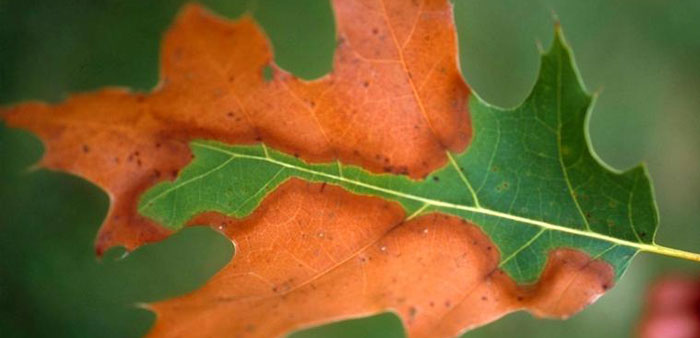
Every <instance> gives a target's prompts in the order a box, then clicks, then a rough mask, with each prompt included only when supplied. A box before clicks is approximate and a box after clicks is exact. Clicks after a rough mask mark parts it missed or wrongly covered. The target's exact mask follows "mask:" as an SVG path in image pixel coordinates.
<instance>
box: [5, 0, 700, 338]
mask: <svg viewBox="0 0 700 338" xmlns="http://www.w3.org/2000/svg"><path fill="white" fill-rule="evenodd" d="M181 3H182V1H181V0H168V1H136V0H134V1H119V0H111V1H102V2H95V1H88V0H55V1H41V0H0V104H8V103H13V102H18V101H21V100H27V99H40V100H50V101H57V100H61V99H62V98H64V97H65V96H66V94H68V93H70V92H74V91H84V90H90V89H94V88H98V87H102V86H106V85H120V86H129V87H132V88H136V89H139V90H147V89H149V88H151V87H152V86H154V85H155V82H156V79H157V72H158V46H159V43H158V41H159V39H160V36H161V34H162V32H163V31H164V30H165V28H166V27H167V25H168V24H169V23H170V22H171V20H172V17H173V15H174V14H175V13H176V12H177V9H178V8H179V7H180V5H181ZM205 3H206V4H207V5H209V6H210V7H211V8H213V9H214V10H216V11H217V12H218V13H221V14H224V15H227V16H237V15H239V14H240V13H242V12H243V11H245V10H246V9H248V10H250V11H251V12H252V13H253V15H254V16H255V17H256V18H257V19H258V20H260V22H261V23H262V25H263V27H264V29H265V30H266V31H267V33H268V34H269V35H270V36H271V38H272V40H273V44H274V47H275V52H276V55H277V60H278V62H279V64H280V65H281V66H282V67H285V68H287V69H288V70H290V71H292V72H294V73H295V74H298V75H300V76H302V77H304V78H314V77H318V76H321V75H323V74H324V73H326V72H328V71H329V70H330V64H331V57H332V51H333V46H334V45H335V41H334V31H333V20H332V17H331V14H330V8H329V6H328V4H327V3H325V2H323V1H315V0H306V1H303V2H294V3H292V2H283V1H274V0H260V1H248V2H245V1H224V0H208V1H205ZM553 11H554V12H556V14H557V16H558V17H559V19H560V20H561V22H562V24H563V25H564V27H565V29H566V32H567V36H568V38H569V41H570V43H571V45H572V46H573V48H574V51H575V52H576V56H577V61H578V63H579V65H580V68H581V72H582V74H583V78H584V79H585V80H586V84H587V86H588V88H590V89H593V90H596V89H600V88H602V95H601V96H600V98H599V100H598V102H597V104H596V107H595V108H594V112H593V116H592V119H591V134H592V142H593V145H594V147H595V148H596V150H597V151H598V153H599V154H600V155H601V157H602V158H603V159H604V160H605V161H606V162H608V163H611V164H612V165H614V166H616V167H618V168H627V167H629V166H631V165H633V164H635V163H636V162H639V161H641V160H644V161H646V162H647V163H648V164H649V167H650V171H651V174H652V177H653V178H654V179H655V181H654V182H655V188H656V191H657V196H658V202H659V206H660V215H661V230H660V233H659V235H658V239H659V241H660V242H663V243H665V244H668V245H669V246H675V247H681V248H684V249H694V248H698V247H700V224H699V223H700V222H697V216H698V213H699V211H698V210H700V193H698V191H700V132H699V131H700V96H698V95H697V93H699V92H700V38H699V37H700V36H699V34H698V33H697V32H698V31H700V22H699V21H697V20H696V18H698V17H700V3H698V2H697V1H691V0H687V1H675V2H659V1H653V0H638V1H631V0H628V1H604V0H595V1H586V2H581V1H574V0H571V1H553V0H552V1H545V0H542V1H536V2H524V1H518V0H507V1H506V0H504V1H501V0H499V1H493V0H479V1H474V0H459V1H455V13H456V21H457V25H458V29H459V39H460V50H461V53H460V57H461V64H462V70H463V73H464V75H465V77H466V79H467V81H468V83H469V84H470V86H471V87H472V88H473V89H474V90H475V91H477V92H478V93H479V94H480V95H481V96H482V97H484V98H485V99H487V100H488V101H490V102H493V103H496V104H500V105H505V106H513V105H515V104H517V103H518V102H519V101H521V100H522V99H523V98H524V96H525V95H526V94H527V93H528V92H529V89H530V86H531V85H532V83H533V81H534V78H535V74H536V72H537V64H538V53H537V49H536V41H538V40H539V41H541V44H542V45H545V46H546V45H549V43H550V39H551V37H552V33H551V30H552V19H551V17H552V14H551V13H552V12H553ZM307 60H314V62H308V61H307ZM318 60H321V61H318ZM40 153H41V148H40V145H39V144H38V142H37V141H36V140H35V139H34V138H33V137H31V136H29V135H28V134H27V133H23V132H19V131H16V130H10V129H7V128H5V127H0V231H2V236H0V257H2V260H0V332H2V333H3V336H10V337H11V336H15V335H17V336H48V335H51V336H56V335H65V336H115V337H124V336H136V335H140V334H142V333H143V332H145V330H146V329H147V328H148V326H149V325H150V323H151V321H152V315H151V314H149V313H148V312H146V311H144V310H141V309H138V308H136V307H134V304H135V303H136V302H139V301H150V300H154V299H158V298H163V297H169V296H174V295H177V294H181V293H184V292H187V291H189V290H192V289H194V288H196V287H197V286H198V285H201V284H202V283H203V281H204V280H206V278H208V277H209V276H210V275H211V274H213V273H214V272H215V271H216V270H217V269H218V268H219V267H221V265H222V264H224V262H226V261H227V260H228V259H229V257H230V255H231V254H232V248H231V245H230V244H229V242H228V241H227V240H225V239H223V238H222V237H219V236H217V235H216V234H214V233H213V232H212V231H210V230H208V229H188V230H186V231H184V232H182V233H181V234H178V235H177V236H175V237H173V238H171V239H169V240H167V241H165V242H164V243H160V244H156V245H151V246H147V247H144V248H142V249H139V250H137V251H136V252H134V253H132V254H131V255H129V256H127V257H125V258H124V259H122V260H116V258H117V257H119V256H120V253H118V252H115V251H111V252H109V253H108V255H107V257H105V258H104V259H103V260H102V262H98V261H97V260H96V258H95V256H94V252H93V249H92V240H93V238H94V234H95V233H96V231H97V228H98V226H99V224H100V221H101V218H102V217H103V216H104V214H105V212H106V208H107V198H106V196H105V195H104V194H103V193H102V192H100V191H99V189H97V188H96V187H94V186H91V185H89V184H88V183H86V182H84V181H81V180H78V179H76V178H73V177H69V176H67V175H63V174H56V173H51V172H48V171H44V170H39V171H31V170H27V169H26V167H27V166H28V165H30V164H31V163H33V162H34V161H35V160H36V159H37V158H38V156H39V154H40ZM676 269H682V270H686V271H700V268H698V266H696V265H694V264H692V263H686V262H681V261H679V260H672V259H667V258H663V257H652V256H645V255H643V256H641V257H640V259H637V260H636V261H635V262H634V264H632V267H631V268H630V271H629V272H628V273H627V276H626V278H624V279H623V280H622V282H621V284H620V285H618V286H616V287H615V288H614V289H613V290H612V291H610V292H609V294H608V295H607V296H606V297H604V298H603V299H601V301H599V302H598V303H597V304H595V305H593V306H591V307H590V308H588V309H587V310H585V311H584V312H583V313H581V314H579V315H577V316H575V317H574V318H572V319H570V320H568V321H564V322H557V321H551V322H547V323H546V325H543V324H542V323H540V322H538V321H536V320H534V319H532V318H530V316H529V315H526V314H516V315H512V316H509V317H507V318H506V319H505V320H501V321H499V322H497V323H495V324H492V325H489V326H487V327H484V328H481V329H478V330H476V331H473V332H470V333H469V334H468V335H467V337H500V336H504V337H509V336H519V337H561V336H563V335H566V336H567V337H576V336H581V337H584V336H586V337H587V336H605V337H617V336H628V335H629V333H630V332H631V330H633V329H634V328H635V325H636V324H635V323H636V320H637V318H638V316H639V312H640V308H641V304H642V301H643V297H642V294H643V291H644V289H645V287H646V284H647V283H648V282H649V281H651V280H653V277H654V276H655V275H656V274H658V273H661V272H664V271H669V270H676ZM402 334H403V333H402V329H401V325H400V323H399V322H398V320H397V318H396V317H395V316H393V315H391V314H384V315H379V316H375V317H372V318H370V319H358V320H352V321H347V322H342V323H337V324H331V325H328V326H325V327H321V328H315V329H311V330H308V331H304V332H301V333H297V334H295V335H294V336H295V338H299V337H330V336H333V337H355V336H373V337H387V336H392V337H400V336H402Z"/></svg>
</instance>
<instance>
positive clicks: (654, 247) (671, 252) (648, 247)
mask: <svg viewBox="0 0 700 338" xmlns="http://www.w3.org/2000/svg"><path fill="white" fill-rule="evenodd" d="M191 145H192V146H197V147H200V148H205V149H209V150H213V151H217V152H220V153H224V154H227V155H230V156H232V157H235V158H246V159H252V160H257V161H265V162H269V163H273V164H276V165H279V166H282V167H285V168H289V169H293V170H297V171H301V172H305V173H309V174H313V175H317V176H322V177H326V178H330V179H333V180H336V181H341V182H345V183H348V184H352V185H355V186H358V187H363V188H367V189H370V190H374V191H378V192H382V193H386V194H390V195H394V196H397V197H401V198H405V199H410V200H414V201H419V202H422V203H424V204H426V205H431V206H435V207H440V208H448V209H456V210H464V211H469V212H473V213H477V214H482V215H488V216H494V217H499V218H503V219H508V220H512V221H516V222H520V223H525V224H530V225H534V226H538V227H541V228H544V229H548V230H553V231H560V232H564V233H569V234H573V235H578V236H583V237H588V238H594V239H599V240H603V241H606V242H610V243H615V244H618V245H622V246H626V247H631V248H635V249H637V250H640V251H644V252H651V253H656V254H660V255H665V256H670V257H677V258H681V259H687V260H692V261H697V262H700V254H697V253H693V252H689V251H684V250H678V249H673V248H669V247H664V246H661V245H658V244H655V243H652V244H647V243H638V242H632V241H628V240H624V239H619V238H615V237H611V236H607V235H603V234H600V233H597V232H593V231H587V230H579V229H574V228H569V227H566V226H562V225H556V224H552V223H547V222H543V221H538V220H534V219H530V218H526V217H521V216H516V215H511V214H506V213H503V212H500V211H496V210H491V209H488V208H484V207H481V206H467V205H460V204H454V203H449V202H444V201H438V200H433V199H429V198H425V197H420V196H416V195H411V194H406V193H403V192H400V191H395V190H391V189H387V188H382V187H377V186H374V185H371V184H367V183H364V182H360V181H356V180H352V179H349V178H346V177H344V176H337V175H333V174H329V173H325V172H321V171H315V170H312V169H309V168H304V167H299V166H296V165H293V164H289V163H286V162H282V161H278V160H276V159H274V158H272V157H269V156H266V157H261V156H255V155H248V154H239V153H235V152H232V151H228V150H225V149H221V148H219V147H216V146H212V145H209V144H206V143H201V142H197V141H194V142H192V143H191Z"/></svg>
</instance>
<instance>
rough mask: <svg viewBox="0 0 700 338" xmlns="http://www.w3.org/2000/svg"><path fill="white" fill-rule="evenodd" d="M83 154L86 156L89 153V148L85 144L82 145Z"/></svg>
mask: <svg viewBox="0 0 700 338" xmlns="http://www.w3.org/2000/svg"><path fill="white" fill-rule="evenodd" d="M83 152H84V153H86V154H87V153H89V152H90V147H89V146H88V145H87V144H83Z"/></svg>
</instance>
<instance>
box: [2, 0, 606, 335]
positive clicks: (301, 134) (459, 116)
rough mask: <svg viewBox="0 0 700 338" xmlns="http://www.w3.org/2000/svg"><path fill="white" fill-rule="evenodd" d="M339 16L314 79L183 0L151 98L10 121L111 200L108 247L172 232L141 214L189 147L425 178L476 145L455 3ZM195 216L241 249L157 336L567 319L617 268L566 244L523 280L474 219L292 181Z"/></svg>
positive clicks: (118, 97)
mask: <svg viewBox="0 0 700 338" xmlns="http://www.w3.org/2000/svg"><path fill="white" fill-rule="evenodd" d="M333 7H334V11H335V16H336V26H337V31H338V44H337V49H336V53H335V60H334V66H333V72H332V73H331V74H329V75H327V76H325V77H323V78H321V79H318V80H315V81H302V80H298V79H296V78H294V77H293V76H292V75H291V74H289V73H287V72H285V71H284V70H281V69H279V68H278V67H276V66H275V64H274V63H273V60H272V57H273V54H272V49H271V47H270V43H269V41H268V40H267V38H266V37H265V36H264V34H263V33H262V30H261V29H260V28H259V27H258V26H257V24H256V23H255V22H254V21H253V20H252V19H250V18H248V17H244V18H242V19H239V20H237V21H235V22H230V21H226V20H222V19H220V18H217V17H215V16H214V15H212V14H210V13H208V12H206V11H205V10H203V9H202V8H200V7H199V6H197V5H189V6H187V7H186V8H184V9H183V10H182V12H181V14H180V15H179V17H178V18H177V20H176V22H175V23H174V24H173V26H172V28H171V29H170V30H169V32H168V33H167V35H166V36H165V39H164V44H163V48H162V57H161V59H162V60H161V62H162V69H161V74H162V79H161V82H160V85H159V86H158V88H156V89H155V90H154V91H153V92H151V93H148V94H140V93H132V92H129V91H128V90H125V89H119V88H108V89H103V90H100V91H96V92H92V93H86V94H76V95H74V96H72V97H71V98H70V99H68V100H67V101H66V102H64V103H61V104H58V105H45V104H41V103H25V104H22V105H18V106H16V107H10V108H3V109H2V110H0V114H2V117H3V119H4V120H6V121H7V123H8V125H10V126H14V127H21V128H26V129H29V130H31V131H32V132H34V133H36V134H37V135H38V136H39V137H40V138H41V139H42V141H43V142H44V144H45V146H46V153H45V155H44V157H43V159H42V161H41V163H40V164H41V166H43V167H46V168H50V169H55V170H62V171H67V172H71V173H74V174H76V175H79V176H81V177H84V178H86V179H88V180H90V181H92V182H94V183H96V184H97V185H99V186H100V187H102V188H103V189H104V190H106V191H107V192H108V194H109V196H110V198H111V208H110V210H109V214H108V216H107V219H106V220H105V222H104V224H103V225H102V228H101V229H100V232H99V235H98V238H97V240H96V250H97V253H98V254H101V253H102V252H104V251H105V250H106V249H108V248H110V247H112V246H115V245H121V246H124V247H126V248H127V249H129V250H132V249H134V248H136V247H138V246H140V245H142V244H144V243H148V242H153V241H158V240H160V239H163V238H164V237H166V236H168V235H169V231H168V230H166V229H164V228H163V227H160V226H159V225H157V224H155V223H154V222H152V221H150V220H148V219H146V218H144V217H142V216H140V215H138V213H137V211H136V206H137V203H138V198H139V196H140V195H141V193H142V192H143V191H145V190H146V189H148V188H149V187H151V186H153V185H154V184H155V183H157V182H159V181H163V180H171V179H173V178H174V177H176V176H177V173H178V170H180V169H181V168H182V167H184V166H185V165H186V164H187V163H188V162H189V161H190V159H191V152H190V150H189V148H188V146H187V142H188V141H190V140H192V139H197V138H204V139H216V140H220V141H224V142H227V143H239V144H242V143H255V142H265V143H266V144H267V145H269V146H271V147H273V148H276V149H280V150H282V151H285V152H287V153H291V154H296V155H298V156H300V157H302V158H304V159H305V160H307V161H312V162H328V161H333V160H340V161H341V162H342V163H345V164H356V165H361V166H363V167H365V168H367V169H369V170H372V171H375V172H392V173H396V174H405V175H409V176H411V177H413V178H421V177H423V176H425V175H426V174H427V173H429V172H430V171H432V170H434V169H436V168H438V167H440V166H442V165H443V164H444V163H445V161H446V157H445V150H446V149H449V150H452V151H462V150H464V149H465V148H466V147H467V145H468V142H469V140H470V138H471V133H472V131H471V126H470V121H469V116H468V112H467V111H466V106H467V105H466V103H467V99H468V96H469V89H468V87H467V86H466V84H465V83H464V82H463V80H462V77H461V75H460V72H459V69H458V67H457V64H456V51H457V50H456V42H455V32H454V26H453V22H452V20H453V19H452V10H451V5H450V4H449V2H448V1H447V0H423V1H407V0H383V1H381V0H362V1H344V0H336V1H333ZM266 67H271V68H272V70H273V78H272V79H270V80H269V81H266V80H265V79H264V77H263V71H264V69H265V68H266ZM192 223H193V224H194V223H196V224H209V225H211V226H213V227H217V228H218V227H221V228H222V229H224V230H223V232H224V233H225V234H226V235H227V236H228V237H230V238H231V239H232V240H234V241H235V243H236V245H237V247H236V256H235V258H234V259H233V260H232V262H231V263H230V264H228V265H227V266H226V267H225V268H223V270H222V271H220V272H219V273H218V274H217V275H216V276H215V277H214V278H213V279H212V280H211V281H209V282H208V283H207V284H206V285H205V286H204V287H203V288H202V289H200V290H197V291H195V292H193V293H191V294H190V295H187V296H184V297H181V298H178V299H173V300H169V301H164V302H160V303H156V304H153V305H152V308H153V309H154V311H155V312H156V313H157V317H158V319H157V322H156V324H155V326H154V328H153V330H152V332H151V335H152V336H173V337H177V336H187V337H193V336H237V337H238V336H241V337H242V336H255V337H268V336H274V335H281V334H283V333H285V332H288V331H290V330H293V329H295V328H299V327H304V326H308V325H312V324H318V323H323V322H328V321H331V320H338V319H342V318H349V317H356V316H361V315H368V314H372V313H377V312H380V311H385V310H393V311H395V312H396V313H397V314H398V315H399V316H400V318H401V319H402V321H403V323H404V325H405V326H406V330H407V333H408V334H409V335H411V336H416V337H426V336H451V335H455V334H457V333H459V332H462V331H463V330H466V329H469V328H472V327H475V326H478V325H482V324H484V323H488V322H490V321H493V320H495V319H497V318H499V317H501V316H502V315H504V314H506V313H508V312H511V311H514V310H518V309H527V310H529V311H531V312H532V313H534V314H536V315H538V316H552V317H566V316H568V315H570V314H572V313H574V312H576V311H578V310H580V309H582V308H583V307H584V306H585V305H587V304H589V303H590V302H592V301H593V300H595V299H596V298H597V297H599V296H600V295H601V294H602V293H603V292H604V291H605V289H606V288H607V287H609V286H610V285H611V283H612V279H613V271H612V268H611V267H610V266H609V265H607V264H606V263H603V262H600V261H591V260H590V259H589V258H588V257H587V256H586V255H585V254H583V253H580V252H576V251H574V250H570V249H565V248H562V249H559V250H556V251H553V252H552V253H550V256H549V260H548V264H547V267H546V269H545V271H544V273H543V275H542V277H541V279H540V281H539V282H538V283H537V284H535V285H531V286H517V285H515V284H514V283H513V281H512V280H511V279H510V278H509V277H508V276H506V275H505V274H504V273H502V272H501V271H500V270H499V269H498V262H499V260H500V258H499V253H498V250H496V249H495V247H494V246H493V245H492V244H491V242H490V240H489V239H488V238H487V237H486V236H485V235H484V234H483V233H482V232H481V231H480V230H479V228H478V227H476V226H474V225H471V224H467V223H465V222H463V221H461V220H459V219H457V218H454V217H448V216H444V215H438V214H432V215H426V216H421V217H419V218H416V219H412V220H410V221H406V220H405V214H404V212H403V210H402V209H401V208H400V206H398V205H397V204H394V203H391V202H387V201H383V200H381V199H378V198H372V197H367V196H357V195H353V194H351V193H349V192H347V191H345V190H343V189H341V188H339V187H335V186H331V185H327V186H326V185H324V184H310V183H306V182H302V181H299V180H296V179H292V180H290V181H288V182H287V183H285V184H284V185H283V186H282V187H280V188H279V189H277V190H276V191H275V192H273V193H272V194H271V195H270V196H269V197H268V198H266V199H265V200H264V201H263V203H262V204H261V206H260V207H259V208H258V210H256V211H255V212H254V213H253V214H252V215H251V216H249V217H247V218H246V219H243V220H235V219H230V218H227V217H226V216H223V215H217V214H211V213H207V214H203V215H200V216H199V217H197V218H196V219H195V220H192Z"/></svg>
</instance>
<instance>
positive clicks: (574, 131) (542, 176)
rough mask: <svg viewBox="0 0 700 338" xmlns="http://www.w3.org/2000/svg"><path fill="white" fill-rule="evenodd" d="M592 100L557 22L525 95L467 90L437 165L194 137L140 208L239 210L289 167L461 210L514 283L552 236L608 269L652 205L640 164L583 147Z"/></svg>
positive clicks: (556, 243) (299, 173)
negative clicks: (467, 129)
mask: <svg viewBox="0 0 700 338" xmlns="http://www.w3.org/2000/svg"><path fill="white" fill-rule="evenodd" d="M592 101H593V98H592V97H591V96H590V95H588V94H587V93H586V92H585V89H584V87H583V84H582V82H581V80H580V76H579V74H578V71H577V70H576V68H575V66H574V63H573V58H572V55H571V51H570V49H569V48H568V46H567V45H566V43H565V42H564V39H563V37H562V35H561V32H560V31H559V30H558V29H557V35H556V37H555V39H554V43H553V45H552V48H551V49H550V51H549V52H547V53H546V54H543V55H542V59H541V69H540V74H539V77H538V79H537V82H536V84H535V87H534V89H533V91H532V93H531V94H530V96H529V97H528V98H527V99H526V100H525V102H524V103H523V104H522V105H520V106H519V107H517V108H514V109H501V108H497V107H493V106H491V105H489V104H487V103H486V102H484V101H483V100H481V99H480V98H479V97H478V96H476V95H474V96H473V99H472V100H471V102H470V109H471V114H472V121H473V126H474V131H475V136H474V139H473V140H472V144H471V145H470V147H469V149H468V150H467V151H465V152H464V153H461V154H452V153H447V155H448V158H449V161H448V163H447V164H446V166H445V167H443V168H441V169H439V170H437V171H435V172H434V173H432V174H431V175H429V176H428V177H427V178H426V179H424V180H421V181H414V180H411V179H409V178H407V177H404V176H396V175H389V174H374V173H370V172H367V171H365V170H363V169H362V168H358V167H355V166H346V165H342V164H340V163H326V164H309V163H306V162H304V161H302V160H300V159H297V158H295V157H293V156H289V155H286V154H283V153H281V152H278V151H275V150H272V149H268V148H266V147H265V145H263V144H259V145H251V146H229V145H225V144H221V143H218V142H212V141H193V142H192V143H191V147H192V150H193V152H194V155H195V160H194V161H193V162H192V163H191V164H190V165H189V166H187V167H186V168H185V169H184V170H183V171H182V172H181V174H180V175H179V177H178V178H177V179H176V180H175V181H174V182H165V183H161V184H159V185H157V186H155V187H153V188H152V189H150V190H149V191H147V192H146V193H145V194H144V195H143V196H142V199H141V202H140V205H139V211H140V212H141V213H142V214H143V215H145V216H147V217H150V218H152V219H154V220H156V221H158V222H160V223H161V224H163V225H164V226H166V227H168V228H171V229H174V230H177V229H180V228H181V227H182V226H184V224H185V223H186V222H187V221H188V220H189V219H191V218H192V217H193V216H195V215H196V214H198V213H201V212H205V211H218V212H221V213H224V214H228V215H232V216H235V217H244V216H247V215H249V214H250V213H251V212H252V211H253V210H255V208H257V206H258V205H259V204H260V202H261V201H262V200H263V199H264V198H265V196H267V194H269V193H270V192H271V191H273V190H274V189H276V188H277V187H278V186H279V185H280V184H282V183H283V182H284V181H286V180H287V179H289V178H291V177H297V178H300V179H304V180H308V181H312V182H326V183H329V184H335V185H339V186H342V187H344V188H345V189H347V190H348V191H351V192H353V193H357V194H363V195H372V196H378V197H382V198H385V199H388V200H392V201H396V202H398V203H400V204H401V205H402V206H403V207H404V209H405V210H406V214H407V215H409V216H408V217H409V218H410V217H414V216H416V215H418V214H420V213H426V212H442V213H446V214H451V215H455V216H458V217H461V218H463V219H465V220H468V221H471V222H473V223H475V224H477V225H479V226H481V227H482V229H483V230H484V231H485V232H486V233H487V234H488V235H489V236H490V237H491V239H492V240H493V242H494V243H495V244H496V245H497V246H498V249H499V250H500V253H501V257H502V261H501V267H502V268H503V269H504V270H505V271H506V272H507V273H508V274H510V275H511V276H512V277H513V278H514V279H515V280H516V281H518V282H521V283H528V282H533V281H534V280H536V279H537V277H538V276H539V274H540V273H541V271H542V269H543V268H544V264H545V262H546V259H547V253H548V252H549V251H550V250H552V249H554V248H559V247H569V248H576V249H580V250H583V251H585V252H587V253H588V254H590V255H591V256H592V257H596V258H601V259H604V260H606V261H607V262H609V263H611V264H612V265H613V266H614V267H615V268H616V272H617V276H618V277H619V276H620V275H621V274H622V273H623V272H624V270H625V269H626V267H627V265H628V264H629V262H630V260H631V258H632V257H633V256H634V254H635V253H637V252H638V251H639V250H640V249H647V250H648V249H649V248H650V247H654V244H653V236H654V234H655V231H656V227H657V223H658V217H657V212H656V206H655V202H654V199H653V192H652V188H651V184H650V181H649V178H648V175H647V173H646V171H645V169H644V168H643V167H642V166H639V167H635V168H633V169H631V170H629V171H627V172H624V173H620V172H616V171H614V170H612V169H610V168H607V167H606V166H604V165H603V164H602V163H601V161H600V160H598V159H597V158H596V156H595V154H594V153H592V151H591V150H590V146H589V144H590V142H589V140H588V133H587V130H586V126H587V121H586V119H587V116H588V112H589V109H590V107H591V105H592Z"/></svg>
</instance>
